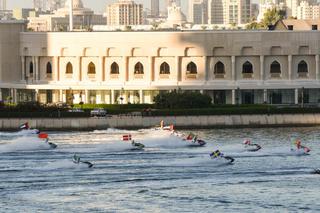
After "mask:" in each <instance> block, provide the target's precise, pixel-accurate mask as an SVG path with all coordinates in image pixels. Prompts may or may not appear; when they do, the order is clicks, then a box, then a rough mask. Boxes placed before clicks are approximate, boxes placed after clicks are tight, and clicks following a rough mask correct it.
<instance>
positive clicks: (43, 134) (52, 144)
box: [38, 133, 58, 149]
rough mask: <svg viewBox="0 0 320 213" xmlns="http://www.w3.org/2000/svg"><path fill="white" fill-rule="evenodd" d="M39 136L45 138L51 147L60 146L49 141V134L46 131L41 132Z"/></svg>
mask: <svg viewBox="0 0 320 213" xmlns="http://www.w3.org/2000/svg"><path fill="white" fill-rule="evenodd" d="M38 138H40V139H45V143H46V144H48V145H49V147H50V149H55V148H57V147H58V145H57V144H54V143H52V142H49V138H48V134H46V133H39V134H38Z"/></svg>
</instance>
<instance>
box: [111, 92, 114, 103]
mask: <svg viewBox="0 0 320 213" xmlns="http://www.w3.org/2000/svg"><path fill="white" fill-rule="evenodd" d="M110 103H111V104H114V90H111V100H110Z"/></svg>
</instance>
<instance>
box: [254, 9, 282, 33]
mask: <svg viewBox="0 0 320 213" xmlns="http://www.w3.org/2000/svg"><path fill="white" fill-rule="evenodd" d="M284 15H285V14H284V12H283V11H281V10H278V9H277V8H272V9H268V10H267V11H266V12H265V13H264V15H263V19H262V20H261V23H260V24H261V27H262V28H267V27H268V26H269V25H274V24H275V23H276V22H277V21H279V20H281V19H283V18H284Z"/></svg>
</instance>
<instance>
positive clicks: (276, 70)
mask: <svg viewBox="0 0 320 213" xmlns="http://www.w3.org/2000/svg"><path fill="white" fill-rule="evenodd" d="M270 73H271V74H280V73H281V65H280V63H279V62H278V61H273V62H272V63H271V65H270Z"/></svg>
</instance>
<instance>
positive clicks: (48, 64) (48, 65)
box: [46, 62, 52, 74]
mask: <svg viewBox="0 0 320 213" xmlns="http://www.w3.org/2000/svg"><path fill="white" fill-rule="evenodd" d="M46 73H47V74H52V66H51V63H50V62H48V63H47V69H46Z"/></svg>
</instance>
